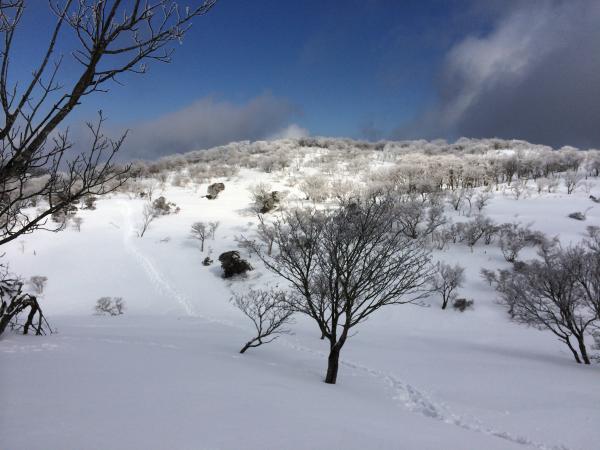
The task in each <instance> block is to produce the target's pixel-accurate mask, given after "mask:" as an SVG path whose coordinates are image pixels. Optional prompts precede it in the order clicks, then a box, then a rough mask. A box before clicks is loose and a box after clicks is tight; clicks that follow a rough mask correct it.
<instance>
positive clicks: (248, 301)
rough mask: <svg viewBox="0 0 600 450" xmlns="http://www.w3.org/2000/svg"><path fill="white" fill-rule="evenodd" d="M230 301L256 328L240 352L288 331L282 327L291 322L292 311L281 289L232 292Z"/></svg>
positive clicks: (267, 341)
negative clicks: (254, 334) (242, 292)
mask: <svg viewBox="0 0 600 450" xmlns="http://www.w3.org/2000/svg"><path fill="white" fill-rule="evenodd" d="M232 302H233V304H234V305H235V306H236V307H237V308H238V309H239V310H240V311H242V312H243V313H244V315H246V317H248V318H249V319H250V320H251V321H252V323H253V324H254V328H255V329H256V336H255V337H253V338H252V339H250V340H249V341H248V342H246V344H245V345H244V346H243V347H242V349H241V350H240V353H244V352H245V351H246V350H248V349H249V348H252V347H258V346H259V345H262V344H268V343H269V342H272V341H274V340H275V339H277V338H278V337H279V336H280V335H281V334H287V333H289V332H290V331H289V329H287V328H284V327H285V325H288V324H290V323H291V320H292V314H293V311H292V310H291V309H290V307H289V302H288V301H287V300H286V296H285V293H284V292H283V291H278V290H274V289H271V290H254V289H250V290H249V291H247V292H246V293H244V294H234V296H233V298H232Z"/></svg>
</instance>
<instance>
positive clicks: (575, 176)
mask: <svg viewBox="0 0 600 450" xmlns="http://www.w3.org/2000/svg"><path fill="white" fill-rule="evenodd" d="M583 178H584V176H583V174H582V173H580V172H577V171H576V170H567V171H566V172H565V187H566V188H567V194H572V193H573V192H574V191H575V189H577V188H578V187H579V185H580V184H581V181H582V180H583Z"/></svg>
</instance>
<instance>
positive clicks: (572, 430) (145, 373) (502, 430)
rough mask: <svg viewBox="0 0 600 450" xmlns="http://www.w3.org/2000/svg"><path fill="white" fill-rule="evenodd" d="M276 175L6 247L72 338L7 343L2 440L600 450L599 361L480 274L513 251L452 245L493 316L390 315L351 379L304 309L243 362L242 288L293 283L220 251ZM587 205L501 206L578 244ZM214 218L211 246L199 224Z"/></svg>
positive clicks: (363, 346)
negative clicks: (225, 263)
mask: <svg viewBox="0 0 600 450" xmlns="http://www.w3.org/2000/svg"><path fill="white" fill-rule="evenodd" d="M276 177H277V174H266V173H262V172H258V171H252V170H247V169H244V170H242V171H241V172H240V174H239V175H238V176H235V177H234V178H232V179H231V180H214V181H223V182H224V183H225V185H226V188H225V190H224V191H223V192H222V193H221V194H220V196H219V198H218V199H216V200H208V199H206V198H202V195H204V194H205V192H206V184H204V185H200V186H198V185H194V186H192V185H189V186H187V187H173V186H171V185H170V184H169V183H167V185H166V187H165V189H164V191H163V192H161V193H160V195H164V196H165V197H166V198H167V199H168V200H169V201H173V202H175V203H176V204H177V205H178V206H179V207H181V212H180V213H179V214H176V215H169V216H165V217H160V218H158V219H156V220H155V221H154V222H153V223H152V224H151V225H150V228H149V230H148V232H147V233H146V235H145V236H144V237H143V238H138V237H137V236H136V228H137V226H138V222H139V221H140V218H141V210H142V207H143V201H142V200H140V199H133V198H130V197H129V196H127V195H125V194H113V195H111V196H110V197H104V198H102V199H100V200H98V202H97V209H96V210H95V211H80V212H79V213H78V215H79V216H80V217H82V218H83V219H84V222H83V224H82V227H81V232H77V231H75V230H74V229H73V228H72V227H69V228H67V229H66V230H64V231H62V232H59V233H56V234H54V233H48V232H43V231H40V232H36V233H34V234H32V235H28V236H26V237H24V238H22V239H19V240H18V241H17V242H12V243H11V244H10V245H7V246H5V248H4V250H6V251H7V255H6V258H7V260H8V261H10V265H11V266H10V267H11V270H12V271H14V272H15V273H18V274H20V275H22V276H23V277H24V278H25V279H28V278H29V277H30V276H32V275H44V276H47V277H48V284H47V287H46V289H45V291H44V294H43V297H41V303H42V305H43V308H44V310H45V314H46V316H47V317H48V319H49V320H50V322H51V325H52V326H53V327H54V328H56V330H57V332H56V333H54V334H52V335H48V336H43V337H36V336H21V335H16V334H14V333H10V332H8V333H6V334H5V336H4V337H3V338H2V340H1V341H0V398H2V408H0V449H2V450H21V449H22V450H36V449H40V450H41V449H43V450H53V449H56V450H69V449H73V450H77V449H98V450H100V449H144V450H150V449H156V450H159V449H173V450H178V449H232V450H235V449H325V448H326V449H457V450H458V449H460V450H469V449H473V450H478V449H498V450H500V449H524V448H534V449H555V448H556V449H573V450H574V449H589V450H593V449H598V448H600V366H599V365H598V364H593V365H592V366H583V365H578V364H575V362H574V361H573V360H572V356H571V354H570V353H569V352H568V349H567V348H566V347H565V346H564V345H563V344H561V343H560V342H558V341H557V340H556V339H555V338H554V337H553V336H552V335H551V333H550V332H548V331H538V330H535V329H532V328H527V327H525V326H522V325H518V324H514V323H511V322H510V321H509V319H508V316H507V314H506V311H505V310H504V308H503V307H502V306H501V305H499V304H497V302H496V295H495V293H494V291H493V290H492V289H491V288H490V287H489V285H487V283H485V281H484V280H482V279H481V277H480V275H479V271H480V270H481V268H484V267H485V268H490V269H493V268H499V267H508V266H509V265H508V263H506V262H505V261H504V258H503V257H502V255H501V253H500V250H499V249H498V247H497V246H496V245H492V246H485V245H483V244H478V245H477V246H476V247H475V248H474V251H473V252H471V251H470V250H469V248H468V247H467V246H466V245H462V244H461V245H452V244H451V245H450V247H449V248H448V249H447V250H445V251H442V252H438V251H436V252H434V259H443V260H446V261H450V262H458V263H460V264H461V265H463V266H465V267H466V276H467V282H466V285H465V287H464V288H463V289H461V290H460V294H461V296H464V297H467V298H471V299H474V301H475V304H474V309H472V310H467V311H465V312H463V313H460V312H457V311H455V310H453V309H451V308H450V309H448V310H444V311H442V310H441V309H440V307H439V305H440V300H439V299H438V298H437V297H435V296H432V297H431V298H429V299H428V300H427V302H428V303H429V304H430V306H429V307H426V306H416V305H398V306H390V307H387V308H385V309H382V310H381V311H379V312H378V313H376V314H374V315H373V316H372V317H371V318H370V319H369V320H368V321H367V322H366V323H365V324H364V325H361V326H360V327H358V328H357V330H358V333H357V334H356V335H354V336H352V337H351V338H350V339H349V341H348V342H347V344H346V345H345V346H344V348H343V350H342V360H343V363H342V365H341V368H340V374H339V378H338V384H336V385H327V384H325V383H323V382H322V380H323V377H324V374H325V368H326V355H327V350H328V348H327V344H326V342H325V341H321V340H320V339H319V336H320V335H319V331H318V329H317V327H316V325H315V324H314V323H312V322H311V321H310V320H308V319H306V318H304V317H300V316H298V317H296V323H295V324H294V325H293V326H292V329H293V332H294V334H293V335H289V336H283V337H281V338H280V339H278V340H276V341H275V342H273V343H271V344H268V345H264V346H261V347H258V348H254V349H250V350H249V351H248V352H246V353H245V354H244V355H240V354H239V353H238V352H239V349H240V348H241V347H242V345H243V344H244V343H245V342H246V341H247V340H248V339H249V338H250V337H252V333H253V329H252V327H251V324H250V322H249V321H248V319H247V318H245V317H244V316H243V315H242V314H241V313H240V312H239V311H238V310H236V309H235V308H234V307H233V306H232V305H231V304H230V303H229V298H230V296H231V292H232V290H241V291H243V290H245V289H247V288H248V287H249V286H260V285H264V284H265V283H267V282H275V281H276V280H274V279H273V277H272V276H271V275H270V274H268V273H267V272H266V270H265V269H264V268H263V267H261V265H260V264H259V263H258V261H257V259H256V257H250V261H251V262H252V264H253V265H254V266H255V268H256V269H255V270H254V271H252V272H250V274H249V276H248V277H247V278H245V279H236V280H233V281H228V280H224V279H223V278H221V269H220V267H219V264H218V261H217V257H218V255H219V254H220V253H221V252H223V251H226V250H233V249H237V243H236V241H235V237H236V236H240V235H242V234H243V235H245V236H252V234H253V229H255V228H256V224H257V219H256V217H255V216H254V215H253V214H252V212H251V211H250V209H249V207H250V204H251V198H250V193H249V191H248V185H250V184H252V183H257V182H258V181H264V182H268V183H270V184H271V185H272V186H273V188H274V189H281V190H291V193H290V195H291V196H292V198H293V194H294V189H291V188H290V187H288V186H284V185H281V184H278V183H277V178H276ZM599 190H600V185H599V184H596V186H595V188H594V190H593V191H594V192H597V191H599ZM588 195H589V194H586V193H585V192H583V190H578V191H576V192H575V193H574V194H572V195H567V194H566V193H565V192H564V188H562V187H561V189H560V190H559V192H558V193H555V194H547V193H545V194H543V195H541V196H538V195H537V194H536V193H532V194H531V195H530V196H528V197H527V198H521V199H519V200H515V199H514V198H513V197H512V196H511V195H508V194H507V195H503V194H502V192H501V191H498V192H495V197H494V198H493V199H492V200H491V202H490V204H489V206H487V207H486V209H485V212H486V214H487V215H489V216H490V217H491V218H492V219H493V220H495V221H496V222H498V223H501V222H511V221H515V220H516V221H519V222H522V223H524V224H525V223H532V229H535V230H540V231H543V232H545V233H548V234H550V235H560V239H561V241H562V242H564V243H569V242H573V243H575V242H578V241H579V240H581V239H582V237H583V234H584V232H585V227H586V226H587V225H600V206H596V207H595V208H594V209H592V210H591V211H589V213H588V217H587V220H586V221H584V222H579V221H575V220H572V219H569V218H567V217H566V216H567V214H569V213H571V212H574V211H584V210H585V209H586V208H588V207H589V206H592V205H593V203H591V201H590V200H589V199H588ZM448 213H449V212H448ZM454 219H455V220H466V218H463V219H461V218H460V217H455V218H454ZM215 220H218V221H220V226H219V228H218V229H217V231H216V237H215V239H214V240H211V239H209V240H208V241H207V243H206V248H205V252H204V253H202V252H201V251H200V249H199V245H198V244H197V242H195V241H194V240H192V239H190V237H189V236H190V234H189V230H190V226H191V224H192V223H193V222H196V221H215ZM21 241H22V242H21ZM240 251H241V252H242V254H243V256H244V257H247V256H248V254H247V252H246V251H245V250H243V249H242V250H240ZM209 252H211V255H212V258H213V259H214V260H215V263H214V264H213V265H212V266H210V267H205V266H203V265H202V264H201V261H202V260H203V259H204V257H205V256H206V255H207V254H209ZM532 255H533V253H532V254H531V255H530V256H532ZM103 296H115V297H123V299H124V300H125V302H126V306H127V310H126V311H125V314H124V315H122V316H117V317H108V316H97V315H94V306H95V303H96V300H97V299H98V298H100V297H103ZM589 344H590V346H591V342H589Z"/></svg>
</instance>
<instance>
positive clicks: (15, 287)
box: [0, 264, 52, 336]
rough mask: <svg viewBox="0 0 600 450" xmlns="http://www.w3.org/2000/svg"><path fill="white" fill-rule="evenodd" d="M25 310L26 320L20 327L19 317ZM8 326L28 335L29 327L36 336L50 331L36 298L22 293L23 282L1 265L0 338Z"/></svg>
mask: <svg viewBox="0 0 600 450" xmlns="http://www.w3.org/2000/svg"><path fill="white" fill-rule="evenodd" d="M27 309H29V313H28V315H27V319H26V321H25V323H24V324H23V325H20V324H19V322H18V318H19V315H20V314H21V313H22V312H24V311H26V310H27ZM9 325H10V326H11V327H13V328H18V329H22V331H23V334H28V332H29V328H30V327H31V328H33V329H34V330H35V334H36V335H42V334H46V333H49V332H51V331H52V330H51V328H50V325H49V324H48V322H47V320H46V317H45V316H44V314H43V312H42V309H41V308H40V305H39V303H38V301H37V298H36V297H34V296H33V295H31V294H28V293H26V292H23V282H22V281H21V280H20V279H19V278H17V277H15V276H14V275H12V274H11V273H9V271H8V267H7V266H6V265H4V264H2V265H0V336H1V335H2V334H3V333H4V331H5V330H6V328H7V327H8V326H9Z"/></svg>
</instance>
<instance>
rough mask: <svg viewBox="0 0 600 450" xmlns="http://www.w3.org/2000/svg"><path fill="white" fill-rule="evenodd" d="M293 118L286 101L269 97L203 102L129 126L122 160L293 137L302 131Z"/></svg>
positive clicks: (295, 111) (199, 101)
mask: <svg viewBox="0 0 600 450" xmlns="http://www.w3.org/2000/svg"><path fill="white" fill-rule="evenodd" d="M296 114H297V110H296V108H294V107H293V106H292V105H291V104H290V103H289V102H288V101H286V100H285V99H281V98H278V97H275V96H273V95H271V94H264V95H261V96H258V97H255V98H253V99H251V100H249V101H248V102H246V103H242V104H236V103H232V102H228V101H220V100H215V99H214V98H203V99H200V100H197V101H195V102H193V103H192V104H190V105H189V106H186V107H184V108H182V109H180V110H178V111H174V112H170V113H167V114H165V115H163V116H161V117H158V118H156V119H154V120H150V121H145V122H140V123H134V124H132V125H130V126H129V128H130V129H131V131H130V133H129V135H128V137H127V140H126V142H125V145H124V147H123V155H122V156H123V157H125V158H128V159H131V158H144V159H153V158H156V157H158V156H164V155H168V154H171V153H182V152H187V151H191V150H199V149H204V148H210V147H214V146H217V145H222V144H226V143H229V142H232V141H238V140H246V139H247V140H258V139H266V138H267V137H269V136H272V135H274V134H276V133H284V132H285V133H287V134H289V135H292V134H294V133H300V132H301V131H302V129H301V128H300V127H298V126H296V125H290V124H289V123H290V121H291V120H292V119H293V117H294V116H295V115H296Z"/></svg>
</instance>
